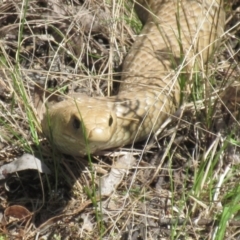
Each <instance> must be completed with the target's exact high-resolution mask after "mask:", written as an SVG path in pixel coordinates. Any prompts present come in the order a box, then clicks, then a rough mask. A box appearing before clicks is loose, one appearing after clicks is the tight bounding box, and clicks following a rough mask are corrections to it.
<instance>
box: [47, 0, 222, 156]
mask: <svg viewBox="0 0 240 240" xmlns="http://www.w3.org/2000/svg"><path fill="white" fill-rule="evenodd" d="M135 9H136V11H137V14H138V16H139V18H140V20H141V21H142V22H143V25H144V26H143V29H142V31H141V33H140V35H139V36H138V37H137V38H136V41H135V42H134V44H133V46H132V47H131V49H130V51H129V53H128V55H127V56H126V58H125V60H124V63H123V71H122V83H121V86H120V89H119V92H118V94H117V95H116V96H113V97H105V98H104V97H102V98H100V97H97V98H91V97H81V98H79V99H73V98H72V99H67V100H64V101H62V102H59V103H57V104H55V105H54V106H53V107H51V108H50V109H49V110H48V111H47V113H46V114H45V115H44V117H43V120H42V129H43V132H44V134H45V135H46V136H47V137H48V138H51V139H52V141H53V143H54V145H56V147H57V148H58V149H59V150H60V151H61V152H63V153H67V154H70V155H74V156H79V155H85V154H86V153H88V152H89V153H97V152H99V151H101V150H104V149H109V148H115V147H119V146H124V145H126V144H130V143H133V142H136V141H140V140H144V139H146V138H147V137H148V136H149V134H151V133H155V132H156V131H157V130H158V129H159V128H160V126H161V125H162V124H163V122H164V121H165V120H166V118H167V117H168V116H169V115H171V114H173V113H174V112H175V111H176V109H177V108H178V107H179V101H180V93H181V90H180V87H179V82H178V80H179V79H178V76H179V73H180V69H184V72H190V70H191V69H192V68H193V67H195V66H201V64H203V63H206V61H207V60H208V59H209V56H210V55H211V53H212V52H213V49H214V48H215V47H216V45H217V42H218V39H219V37H220V36H221V35H222V34H223V27H224V22H225V14H224V11H223V9H222V6H221V3H220V0H219V1H218V0H139V1H137V3H135Z"/></svg>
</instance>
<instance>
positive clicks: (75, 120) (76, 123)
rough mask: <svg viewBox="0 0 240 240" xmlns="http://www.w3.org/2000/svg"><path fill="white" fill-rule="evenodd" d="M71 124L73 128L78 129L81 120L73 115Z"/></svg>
mask: <svg viewBox="0 0 240 240" xmlns="http://www.w3.org/2000/svg"><path fill="white" fill-rule="evenodd" d="M72 126H73V128H74V129H79V128H80V126H81V121H80V120H79V119H78V118H77V117H73V120H72Z"/></svg>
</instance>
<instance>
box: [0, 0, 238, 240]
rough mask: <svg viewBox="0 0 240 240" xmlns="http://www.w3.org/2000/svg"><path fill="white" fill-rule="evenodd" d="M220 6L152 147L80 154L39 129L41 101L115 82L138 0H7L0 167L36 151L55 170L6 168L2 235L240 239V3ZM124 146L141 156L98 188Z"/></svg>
mask: <svg viewBox="0 0 240 240" xmlns="http://www.w3.org/2000/svg"><path fill="white" fill-rule="evenodd" d="M226 2H227V1H226ZM225 9H226V12H227V21H226V34H225V36H224V37H223V38H222V44H221V46H220V49H219V51H218V52H216V53H215V54H214V56H213V57H212V58H211V59H209V62H208V64H207V67H206V68H205V70H204V72H202V74H195V76H194V79H195V80H196V81H195V84H193V86H192V88H191V91H190V92H189V94H188V98H187V99H185V98H184V99H183V102H185V103H184V104H183V107H182V108H181V111H179V115H178V119H177V120H175V121H172V122H171V123H170V124H168V125H167V126H166V128H165V129H164V130H163V131H162V132H161V133H160V134H159V135H158V136H157V139H156V138H152V140H151V141H150V142H149V143H148V145H147V146H146V145H144V143H138V144H135V145H134V149H132V148H127V147H126V148H124V149H116V150H115V157H107V156H92V157H91V158H88V157H86V158H77V159H76V158H73V157H71V156H65V155H62V154H60V153H59V152H58V151H57V150H56V149H54V148H53V147H52V146H51V145H50V144H49V143H48V142H47V140H46V139H45V138H44V136H42V134H41V127H40V119H41V117H42V113H43V112H44V111H45V107H44V106H45V105H44V103H45V102H46V101H48V103H49V104H54V102H56V101H59V99H62V98H64V95H66V94H71V93H79V94H87V95H89V96H103V95H108V94H109V93H110V92H111V94H114V93H115V92H116V91H115V90H116V89H117V82H118V81H119V79H120V74H119V73H120V72H121V64H122V61H123V59H124V56H125V55H126V53H127V51H128V49H129V48H130V47H131V44H132V42H133V41H134V38H135V36H136V34H137V33H139V32H140V30H141V23H140V21H139V20H138V19H137V17H136V15H135V14H134V11H133V8H132V4H131V1H123V2H122V1H115V0H112V1H104V0H100V1H98V0H85V1H83V0H82V1H81V0H79V1H77V0H76V1H74V0H70V1H64V0H60V1H56V0H50V1H47V0H35V1H20V0H19V1H17V0H15V1H14V0H6V1H2V0H0V53H1V55H0V106H1V112H0V114H1V115H0V160H1V166H2V165H4V164H6V163H8V162H11V161H12V160H13V159H14V158H16V157H19V156H21V155H22V154H23V153H31V154H32V155H34V156H36V157H38V158H39V159H41V160H42V161H43V162H44V163H45V164H46V165H47V166H48V167H49V168H50V169H51V174H50V175H47V174H40V173H38V172H37V171H35V170H25V171H20V172H18V173H16V174H11V175H8V174H7V173H6V174H5V175H6V178H5V179H4V180H2V182H1V185H0V196H1V201H0V220H1V223H0V240H2V239H124V240H125V239H131V240H135V239H138V240H140V239H239V238H240V228H239V227H240V220H239V209H238V208H239V207H240V205H239V202H240V186H239V182H238V181H239V172H238V169H239V164H240V157H239V138H240V135H239V134H240V131H239V122H238V119H239V116H238V115H239V111H238V110H239V106H238V102H239V101H238V100H239V97H240V95H239V94H238V82H239V75H240V70H239V66H238V62H239V59H240V55H239V46H240V45H239V37H240V27H239V14H240V12H239V11H240V10H239V9H240V4H239V3H238V2H237V0H236V1H232V3H231V4H230V3H226V4H225ZM201 71H202V70H201ZM203 73H204V74H203ZM113 79H114V80H115V81H112V80H113ZM187 102H188V103H187ZM122 151H125V152H134V153H135V155H134V156H135V160H134V165H133V167H132V168H131V169H130V170H129V171H128V172H127V174H125V176H124V178H123V179H122V181H121V183H120V184H119V185H118V186H117V188H116V189H115V191H114V193H112V194H111V195H110V196H108V197H102V198H101V197H99V196H98V193H97V191H98V189H99V183H100V180H99V179H100V178H101V177H102V176H104V175H106V174H107V173H108V172H109V171H110V169H111V165H112V162H114V161H116V159H117V158H118V156H119V154H120V153H121V152H122ZM99 200H101V201H99ZM14 205H15V207H16V208H14V209H13V210H12V209H11V210H12V211H13V213H11V214H10V213H9V212H11V211H10V210H9V209H10V208H9V206H14ZM21 206H22V207H24V208H23V209H22V208H21ZM27 210H28V211H29V212H27V214H26V211H27ZM18 212H21V213H22V215H21V214H20V217H19V215H18V216H17V213H18ZM23 212H24V213H23ZM7 213H8V214H7ZM22 217H24V219H22Z"/></svg>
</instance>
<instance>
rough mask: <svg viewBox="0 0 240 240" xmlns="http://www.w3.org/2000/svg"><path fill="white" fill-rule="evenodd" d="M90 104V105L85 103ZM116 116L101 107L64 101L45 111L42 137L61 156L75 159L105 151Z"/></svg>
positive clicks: (93, 100)
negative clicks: (44, 137) (69, 156)
mask: <svg viewBox="0 0 240 240" xmlns="http://www.w3.org/2000/svg"><path fill="white" fill-rule="evenodd" d="M89 101H90V102H89ZM116 121H117V120H116V115H115V113H114V112H113V111H111V109H110V108H106V105H105V104H104V105H103V107H101V104H99V101H98V100H96V99H94V98H90V99H89V100H88V101H83V100H82V101H74V100H66V101H62V102H59V103H57V104H55V105H54V106H53V107H52V108H50V109H48V111H47V112H46V113H45V115H44V117H43V120H42V123H41V124H42V130H43V133H44V134H45V135H46V136H47V137H48V139H50V141H52V142H53V144H54V145H55V146H56V147H57V148H58V149H60V150H61V151H62V152H63V153H66V154H70V155H74V156H79V155H85V154H87V153H94V152H96V151H97V150H98V149H103V148H105V149H106V148H108V147H107V146H108V142H110V141H111V138H112V136H113V134H114V131H115V129H116Z"/></svg>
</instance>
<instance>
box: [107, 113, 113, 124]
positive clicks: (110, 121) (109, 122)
mask: <svg viewBox="0 0 240 240" xmlns="http://www.w3.org/2000/svg"><path fill="white" fill-rule="evenodd" d="M112 124H113V117H112V116H111V115H110V118H109V120H108V126H109V127H111V126H112Z"/></svg>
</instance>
